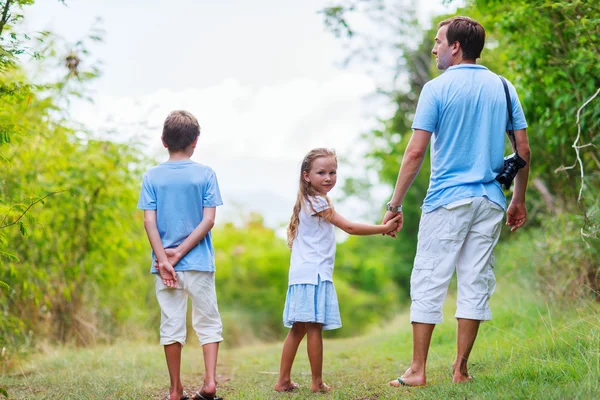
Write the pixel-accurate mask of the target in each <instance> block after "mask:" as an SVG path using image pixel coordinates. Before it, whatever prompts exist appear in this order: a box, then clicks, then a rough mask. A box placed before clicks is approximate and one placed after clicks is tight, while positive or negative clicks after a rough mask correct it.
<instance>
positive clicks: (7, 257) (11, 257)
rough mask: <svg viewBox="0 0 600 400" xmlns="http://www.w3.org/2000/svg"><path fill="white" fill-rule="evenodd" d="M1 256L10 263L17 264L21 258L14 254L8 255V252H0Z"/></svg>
mask: <svg viewBox="0 0 600 400" xmlns="http://www.w3.org/2000/svg"><path fill="white" fill-rule="evenodd" d="M0 256H2V257H4V258H6V259H8V260H10V261H15V262H19V261H20V260H19V257H17V256H15V255H14V254H12V253H7V252H6V251H3V250H0Z"/></svg>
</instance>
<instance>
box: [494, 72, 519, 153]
mask: <svg viewBox="0 0 600 400" xmlns="http://www.w3.org/2000/svg"><path fill="white" fill-rule="evenodd" d="M498 77H499V78H500V80H501V81H502V85H504V94H505V95H506V106H507V107H508V119H509V120H510V128H509V129H508V137H509V139H512V142H511V145H512V146H513V149H514V150H515V154H516V155H517V156H518V155H519V152H518V151H517V139H515V131H514V124H513V113H512V102H511V101H510V93H508V84H507V83H506V79H504V78H503V77H501V76H500V75H498Z"/></svg>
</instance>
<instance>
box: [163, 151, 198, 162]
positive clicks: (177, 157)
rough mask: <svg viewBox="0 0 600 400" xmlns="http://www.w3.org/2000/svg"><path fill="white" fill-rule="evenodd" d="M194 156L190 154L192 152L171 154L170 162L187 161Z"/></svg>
mask: <svg viewBox="0 0 600 400" xmlns="http://www.w3.org/2000/svg"><path fill="white" fill-rule="evenodd" d="M192 154H194V152H193V151H192ZM192 154H190V152H188V151H185V150H183V151H176V152H174V153H170V152H169V162H171V161H187V160H189V159H190V158H191V157H192Z"/></svg>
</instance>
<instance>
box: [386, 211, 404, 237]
mask: <svg viewBox="0 0 600 400" xmlns="http://www.w3.org/2000/svg"><path fill="white" fill-rule="evenodd" d="M403 224H404V219H403V215H402V213H399V214H398V215H396V216H395V217H394V218H392V219H390V220H389V221H387V222H386V223H385V227H386V231H385V232H384V234H386V235H387V234H390V233H394V235H393V236H394V237H396V235H395V234H396V233H398V232H400V230H401V229H402V225H403Z"/></svg>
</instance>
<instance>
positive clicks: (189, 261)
mask: <svg viewBox="0 0 600 400" xmlns="http://www.w3.org/2000/svg"><path fill="white" fill-rule="evenodd" d="M222 204H223V201H222V200H221V193H220V192H219V184H218V182H217V176H216V175H215V172H214V171H213V170H212V169H211V168H210V167H207V166H206V165H202V164H199V163H197V162H195V161H192V160H185V161H174V162H165V163H162V164H159V165H157V166H155V167H153V168H150V169H149V170H148V172H146V175H144V181H143V183H142V191H141V193H140V199H139V201H138V208H139V209H140V210H156V224H157V227H158V233H159V234H160V238H161V240H162V244H163V247H164V248H165V249H168V248H174V247H177V246H178V245H180V244H181V243H182V242H183V241H184V240H185V239H186V238H187V237H188V236H189V235H190V234H191V233H192V231H193V230H194V229H196V227H197V226H198V225H199V224H200V222H202V211H203V208H204V207H216V206H220V205H222ZM155 259H156V256H155V254H154V252H152V264H153V265H154V261H155ZM175 271H209V272H214V271H215V255H214V250H213V245H212V238H211V233H210V231H209V232H208V233H207V234H206V236H205V237H204V238H203V239H202V240H201V241H200V242H199V243H198V245H196V246H195V247H194V248H193V249H192V250H190V251H189V253H187V254H186V255H185V256H184V257H183V258H182V259H181V260H180V261H179V263H177V265H176V266H175ZM151 272H153V273H158V271H157V270H156V269H155V268H154V267H152V269H151Z"/></svg>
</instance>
